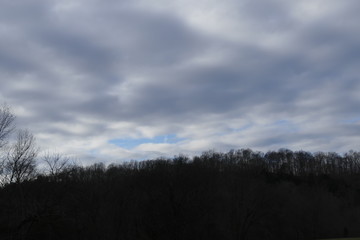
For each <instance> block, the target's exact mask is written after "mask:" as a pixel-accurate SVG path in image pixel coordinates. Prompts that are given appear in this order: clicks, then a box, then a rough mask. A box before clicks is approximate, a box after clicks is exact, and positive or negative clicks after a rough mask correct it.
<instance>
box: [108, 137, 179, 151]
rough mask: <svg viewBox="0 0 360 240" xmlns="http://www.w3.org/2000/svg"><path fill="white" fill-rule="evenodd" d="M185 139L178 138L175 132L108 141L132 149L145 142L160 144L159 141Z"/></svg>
mask: <svg viewBox="0 0 360 240" xmlns="http://www.w3.org/2000/svg"><path fill="white" fill-rule="evenodd" d="M183 140H185V138H178V137H177V136H176V135H175V134H169V135H160V136H156V137H153V138H116V139H111V140H110V141H109V143H111V144H114V145H116V146H119V147H122V148H126V149H133V148H135V147H137V146H139V145H141V144H145V143H154V144H161V143H169V144H174V143H178V142H180V141H183Z"/></svg>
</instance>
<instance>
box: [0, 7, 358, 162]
mask: <svg viewBox="0 0 360 240" xmlns="http://www.w3.org/2000/svg"><path fill="white" fill-rule="evenodd" d="M359 12H360V1H358V0H346V1H339V0H336V1H335V0H301V1H298V0H297V1H289V0H222V1H217V0H198V1H193V0H191V1H190V0H173V1H168V0H154V1H151V0H143V1H141V0H121V1H115V0H107V1H104V0H58V1H57V0H19V1H7V0H0V102H7V104H8V105H10V106H11V107H12V108H13V111H14V112H15V114H16V115H17V120H16V121H17V126H18V127H19V128H28V129H29V130H31V131H32V132H33V133H34V135H35V136H36V139H37V143H38V145H39V146H40V147H41V149H42V150H43V151H58V152H62V153H64V154H70V155H72V156H75V157H76V158H78V159H81V161H83V162H85V163H93V162H95V161H103V162H106V163H108V162H116V161H124V160H131V159H148V158H153V157H157V156H174V155H177V154H179V153H184V154H188V155H192V154H194V153H201V152H202V151H206V150H209V149H214V150H219V151H227V150H229V149H238V148H248V147H250V148H252V149H254V150H260V151H267V150H277V149H279V148H290V149H292V150H300V149H302V150H306V151H312V152H314V151H337V152H345V151H348V150H350V149H354V150H360V145H359V144H360V79H359V78H360V25H359V24H360V14H359Z"/></svg>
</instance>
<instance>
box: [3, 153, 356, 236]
mask: <svg viewBox="0 0 360 240" xmlns="http://www.w3.org/2000/svg"><path fill="white" fill-rule="evenodd" d="M0 226H1V228H0V238H1V239H229V240H232V239H234V240H235V239H242V240H245V239H249V240H250V239H318V238H330V237H347V236H359V235H360V228H359V226H360V153H359V152H354V151H350V152H348V153H346V154H344V155H339V154H336V153H323V152H318V153H309V152H305V151H296V152H293V151H291V150H287V149H280V150H278V151H269V152H267V153H262V152H255V151H252V150H250V149H241V150H233V151H229V152H227V153H221V152H215V151H208V152H204V153H203V154H202V155H200V156H196V157H193V158H189V157H186V156H181V155H180V156H176V157H174V158H172V159H155V160H149V161H132V162H127V163H122V164H112V165H109V166H107V167H106V166H104V164H101V163H99V164H94V165H91V166H87V167H80V166H76V165H68V166H66V165H63V168H62V169H61V171H57V172H53V173H49V174H37V175H34V176H32V177H31V178H27V179H26V180H23V181H19V182H12V183H8V184H4V185H3V187H2V188H1V190H0Z"/></svg>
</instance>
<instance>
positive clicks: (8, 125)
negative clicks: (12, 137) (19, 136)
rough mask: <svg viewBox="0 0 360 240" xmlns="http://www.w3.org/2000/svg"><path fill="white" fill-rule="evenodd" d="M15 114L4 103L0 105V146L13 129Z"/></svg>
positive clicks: (2, 145) (5, 141) (4, 142)
mask: <svg viewBox="0 0 360 240" xmlns="http://www.w3.org/2000/svg"><path fill="white" fill-rule="evenodd" d="M14 120H15V115H14V114H13V113H12V111H11V109H10V107H9V106H8V105H6V104H3V105H2V106H0V148H2V147H4V146H5V145H6V143H7V137H8V136H9V134H10V133H11V132H12V131H13V130H14V128H15V124H14Z"/></svg>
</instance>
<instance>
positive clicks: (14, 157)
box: [3, 130, 39, 183]
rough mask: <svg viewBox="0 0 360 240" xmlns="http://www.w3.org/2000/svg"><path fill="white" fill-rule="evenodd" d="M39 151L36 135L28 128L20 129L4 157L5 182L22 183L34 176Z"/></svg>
mask: <svg viewBox="0 0 360 240" xmlns="http://www.w3.org/2000/svg"><path fill="white" fill-rule="evenodd" d="M38 152H39V150H38V148H37V147H36V145H35V137H34V136H33V135H32V134H31V133H30V132H29V131H28V130H19V131H18V133H17V136H16V141H15V142H14V143H13V144H12V145H11V146H10V147H9V148H8V151H7V155H6V157H5V159H4V171H3V176H4V179H3V180H5V183H20V182H23V181H25V180H28V179H31V178H32V177H34V176H35V173H36V156H37V154H38Z"/></svg>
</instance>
